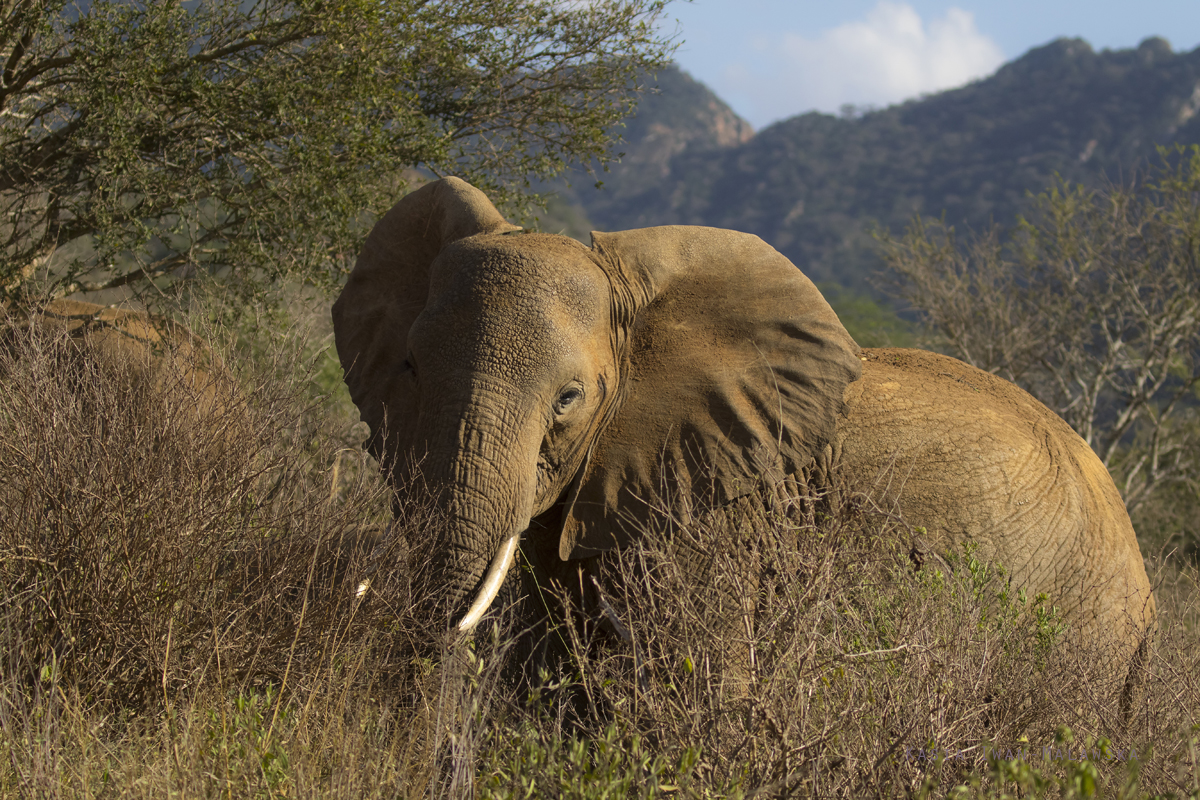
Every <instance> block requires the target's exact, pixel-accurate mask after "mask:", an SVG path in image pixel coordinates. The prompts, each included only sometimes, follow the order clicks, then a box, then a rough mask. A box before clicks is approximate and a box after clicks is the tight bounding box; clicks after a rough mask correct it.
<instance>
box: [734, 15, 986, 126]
mask: <svg viewBox="0 0 1200 800" xmlns="http://www.w3.org/2000/svg"><path fill="white" fill-rule="evenodd" d="M755 44H756V47H755V49H756V50H757V51H758V52H757V56H758V59H757V63H756V64H755V65H754V66H753V67H751V66H747V65H745V64H736V65H733V66H730V67H729V68H727V69H726V72H725V76H724V78H725V80H724V81H722V83H723V84H724V86H722V87H720V89H719V91H722V92H723V93H728V95H729V96H730V98H731V99H734V98H736V99H738V100H742V101H743V102H736V104H737V105H739V106H741V107H744V108H748V109H753V111H752V113H751V115H750V116H751V121H752V122H754V123H756V125H761V124H764V123H766V122H769V121H772V120H777V119H781V118H783V117H788V116H791V115H793V114H799V113H802V112H804V111H809V110H812V109H817V110H820V111H827V112H837V111H838V109H839V108H840V107H841V106H842V105H843V104H845V103H853V104H855V105H860V106H861V105H878V106H883V105H889V104H891V103H896V102H899V101H901V100H905V99H908V98H910V97H914V96H916V95H919V94H922V93H924V92H934V91H938V90H941V89H949V88H952V87H955V86H961V85H962V84H964V83H967V82H968V81H970V80H972V79H974V78H979V77H982V76H984V75H987V74H989V73H990V72H992V71H993V70H995V69H996V68H997V67H998V66H1000V64H1001V63H1003V61H1004V54H1003V53H1002V52H1001V50H1000V47H999V45H997V44H996V43H995V42H994V41H993V40H992V39H990V38H989V37H987V36H985V35H984V34H982V33H980V32H979V30H978V29H977V28H976V27H975V18H974V16H973V15H972V14H971V13H970V12H968V11H963V10H962V9H959V8H950V9H948V10H947V11H946V13H945V15H944V16H942V17H937V18H934V19H931V20H930V21H929V23H928V24H925V23H924V22H923V21H922V20H921V17H920V15H919V14H917V12H916V10H914V9H913V7H912V6H910V5H908V4H907V3H897V2H891V1H890V0H880V2H879V4H878V5H876V6H875V7H874V8H873V9H872V10H871V11H870V12H869V13H868V14H867V16H866V18H865V19H863V20H860V21H855V22H847V23H843V24H841V25H838V26H837V27H835V28H831V29H829V30H826V31H824V32H823V33H822V34H821V35H820V36H819V37H818V38H816V39H807V38H805V37H803V36H799V35H797V34H794V33H786V32H784V33H781V34H777V35H774V36H770V37H760V38H759V40H758V41H757V42H756V43H755Z"/></svg>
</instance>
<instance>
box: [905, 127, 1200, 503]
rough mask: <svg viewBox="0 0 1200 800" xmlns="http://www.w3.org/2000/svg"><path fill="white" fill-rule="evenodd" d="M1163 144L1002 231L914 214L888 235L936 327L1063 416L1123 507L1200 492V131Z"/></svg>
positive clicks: (966, 353) (1047, 200)
mask: <svg viewBox="0 0 1200 800" xmlns="http://www.w3.org/2000/svg"><path fill="white" fill-rule="evenodd" d="M1172 155H1173V156H1182V158H1174V159H1170V158H1168V156H1172ZM1163 156H1164V163H1163V166H1162V167H1160V168H1158V169H1157V170H1154V171H1152V172H1151V174H1150V175H1148V176H1147V178H1146V180H1143V181H1141V182H1139V183H1137V184H1135V185H1133V186H1129V187H1122V186H1112V187H1109V188H1107V189H1105V190H1103V191H1090V190H1088V189H1085V188H1084V187H1082V186H1070V185H1068V184H1066V183H1060V184H1059V185H1057V186H1055V187H1053V188H1052V189H1051V190H1050V191H1048V192H1047V193H1045V194H1043V195H1040V196H1039V197H1037V198H1036V201H1035V203H1034V209H1033V213H1032V214H1031V215H1030V216H1029V217H1028V218H1022V219H1020V220H1019V222H1018V224H1017V226H1016V228H1015V229H1014V230H1013V231H1012V233H1011V235H1009V236H1005V235H1002V233H1001V232H1000V230H999V229H998V228H995V227H993V228H992V229H990V230H988V231H986V232H984V233H983V234H982V235H976V236H971V237H968V238H967V240H966V241H965V242H964V243H960V242H959V240H958V238H957V237H956V235H955V231H954V229H953V228H952V227H949V226H947V225H945V224H944V222H938V221H934V222H930V221H926V220H922V219H920V218H917V219H916V220H915V221H914V222H913V224H912V225H911V226H910V228H909V229H908V231H907V233H906V235H905V236H904V237H903V238H901V239H894V238H891V237H888V236H886V235H885V236H882V237H881V239H882V242H883V245H884V250H885V255H886V259H887V263H888V266H889V267H890V268H891V270H892V271H893V272H894V274H895V275H896V276H897V277H898V279H899V280H898V288H899V291H900V293H901V294H902V296H904V297H905V298H907V299H908V300H909V301H911V303H912V304H913V306H915V307H916V309H918V310H919V311H920V312H921V313H922V314H923V315H924V317H925V320H926V321H927V322H928V323H929V325H930V326H931V327H932V328H933V329H934V330H935V331H936V332H937V334H939V336H940V339H941V341H942V342H943V343H944V344H945V345H946V346H948V348H949V349H950V350H951V351H952V352H953V354H954V355H956V356H958V357H959V358H961V359H963V360H964V361H966V362H968V363H970V364H973V365H974V366H976V367H979V368H980V369H984V370H987V371H989V372H993V373H996V374H998V375H1000V376H1002V377H1004V378H1007V379H1008V380H1011V381H1013V382H1014V383H1016V384H1018V385H1020V386H1022V387H1023V388H1025V389H1026V390H1028V391H1029V392H1030V393H1031V394H1033V395H1034V396H1035V397H1037V398H1038V399H1039V400H1041V401H1042V402H1043V403H1045V404H1046V405H1047V406H1049V407H1050V408H1052V409H1054V410H1055V411H1056V412H1057V413H1058V414H1059V415H1060V416H1062V417H1063V418H1064V419H1065V420H1066V421H1067V422H1068V423H1070V425H1071V426H1072V427H1073V428H1074V429H1075V430H1076V431H1078V432H1079V434H1080V436H1082V437H1083V438H1084V439H1085V440H1086V441H1087V443H1088V444H1089V445H1091V447H1092V448H1093V449H1094V450H1095V451H1096V453H1097V454H1098V455H1099V456H1100V458H1101V460H1102V461H1103V462H1104V464H1105V466H1107V467H1108V468H1109V471H1110V472H1112V473H1113V476H1114V478H1116V479H1117V484H1118V487H1119V488H1120V489H1121V492H1122V495H1123V497H1124V499H1125V503H1126V506H1127V507H1128V508H1129V509H1130V510H1131V511H1132V510H1134V509H1136V508H1137V507H1138V506H1139V505H1140V504H1141V503H1143V502H1145V501H1146V500H1147V499H1148V498H1149V497H1150V496H1151V495H1152V494H1153V493H1154V492H1155V491H1156V490H1159V489H1167V488H1171V487H1174V488H1180V487H1186V488H1187V489H1190V491H1191V492H1192V493H1193V494H1195V493H1197V492H1200V439H1198V437H1197V433H1198V428H1200V415H1198V414H1197V397H1198V391H1197V390H1198V388H1200V147H1195V146H1193V147H1192V148H1191V149H1190V150H1187V151H1185V150H1182V149H1179V150H1175V151H1173V152H1171V153H1168V152H1166V151H1164V153H1163ZM1172 160H1173V161H1174V162H1175V163H1174V165H1172Z"/></svg>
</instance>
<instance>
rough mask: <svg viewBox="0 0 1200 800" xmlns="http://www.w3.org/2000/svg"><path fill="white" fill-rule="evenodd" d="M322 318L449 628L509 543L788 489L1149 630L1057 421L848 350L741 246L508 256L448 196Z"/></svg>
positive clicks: (435, 193)
mask: <svg viewBox="0 0 1200 800" xmlns="http://www.w3.org/2000/svg"><path fill="white" fill-rule="evenodd" d="M333 318H334V326H335V331H336V336H337V348H338V355H339V357H340V359H341V362H342V366H343V368H344V369H345V374H346V383H347V384H348V386H349V388H350V392H351V396H352V397H353V399H354V402H355V403H356V404H357V405H358V407H359V409H360V411H361V414H362V418H363V420H365V421H366V422H367V423H368V424H369V425H370V428H371V431H372V436H371V439H370V440H369V447H370V449H371V451H372V452H373V453H374V454H375V455H376V456H377V457H378V458H379V459H380V461H381V464H382V466H383V468H384V470H385V472H386V473H387V474H388V475H389V476H390V477H391V479H392V480H393V481H394V483H395V485H396V486H397V487H398V488H403V487H406V486H409V484H410V482H411V477H412V475H413V474H414V473H413V470H412V467H413V465H414V464H415V463H418V462H419V474H420V476H421V479H422V481H423V483H422V486H423V487H424V488H425V489H428V490H431V491H433V492H435V493H436V494H437V495H438V496H439V498H440V502H441V504H442V508H443V509H444V510H445V511H446V513H447V515H448V518H449V520H450V527H449V530H450V532H449V534H448V535H447V537H446V542H445V546H444V547H443V548H440V552H441V561H440V563H438V564H437V565H435V568H436V569H440V570H443V571H444V573H445V575H446V576H447V598H446V602H447V603H449V604H450V605H451V606H453V607H455V608H457V609H458V610H459V614H460V615H461V616H460V619H461V622H460V627H462V628H464V629H468V628H470V627H471V626H472V625H474V624H475V623H476V622H477V621H478V619H479V618H480V616H481V615H482V614H483V613H484V612H485V611H486V610H487V608H488V605H489V604H490V603H491V602H492V599H493V598H494V597H495V594H496V591H497V588H498V586H499V583H500V582H501V580H502V579H503V578H504V576H505V575H506V573H508V571H509V570H510V569H511V568H512V565H513V553H514V549H515V547H516V543H517V542H518V541H519V539H520V537H521V536H522V534H524V533H525V532H526V531H527V530H528V529H529V528H530V525H531V523H534V524H535V527H538V528H539V529H544V528H545V526H546V525H553V526H554V530H555V531H557V533H556V535H553V536H551V537H544V536H541V535H539V537H538V539H537V542H538V544H537V546H538V547H539V548H541V549H545V550H547V551H548V552H547V553H539V554H538V555H539V556H540V557H547V558H548V557H553V556H555V555H556V556H557V557H558V558H560V559H562V560H571V559H582V558H586V557H589V556H593V555H596V554H599V553H603V552H605V551H607V550H609V549H611V548H616V547H620V546H621V545H622V544H625V543H627V542H629V541H630V540H631V539H632V538H633V537H635V536H637V535H638V532H639V531H640V530H642V529H644V527H645V525H646V523H647V522H649V521H650V520H651V519H652V518H653V517H654V516H655V515H656V514H660V513H661V506H656V505H655V503H657V502H659V501H660V499H661V498H667V502H668V503H669V504H670V509H669V510H670V513H672V514H673V515H675V516H677V517H680V518H688V517H689V516H695V515H696V514H698V513H703V512H704V511H705V510H707V509H710V508H713V507H717V506H720V505H721V504H725V503H728V502H729V501H731V500H734V499H736V498H739V497H743V496H746V495H749V494H752V493H754V492H762V491H763V490H764V489H767V488H770V487H772V486H776V485H778V484H779V483H780V482H781V481H783V480H784V479H785V476H796V475H805V476H811V475H819V476H821V477H820V480H821V481H822V482H823V483H826V484H832V483H835V482H840V483H841V484H842V485H845V486H849V487H850V488H851V490H852V491H864V492H870V493H871V494H872V496H873V497H875V498H876V500H877V501H878V502H881V503H885V504H893V505H895V506H896V507H898V509H899V510H900V511H901V512H903V514H904V516H905V517H906V519H907V520H908V521H909V522H910V523H911V524H913V525H922V526H924V527H925V528H926V529H927V531H928V533H927V536H928V538H929V539H930V541H931V542H932V544H933V545H934V546H935V547H945V546H949V545H952V544H955V543H959V542H962V541H964V540H968V539H969V540H973V541H976V542H977V543H979V545H980V546H981V549H982V551H983V555H984V556H986V557H988V558H993V559H996V560H999V561H1000V562H1002V563H1004V564H1007V565H1009V566H1010V567H1011V569H1012V570H1013V573H1014V578H1015V580H1016V581H1017V582H1018V583H1020V584H1021V585H1023V586H1025V587H1026V588H1027V589H1028V590H1029V591H1031V592H1043V591H1044V592H1047V593H1048V594H1050V595H1051V597H1053V598H1055V601H1056V602H1057V603H1058V604H1059V605H1060V607H1062V608H1063V609H1064V612H1065V614H1066V616H1067V619H1068V620H1069V621H1070V622H1072V623H1073V624H1074V625H1075V626H1076V627H1077V628H1078V629H1079V630H1080V631H1082V632H1083V634H1084V635H1086V636H1089V637H1092V638H1093V640H1097V641H1098V640H1099V639H1100V638H1104V639H1105V641H1108V640H1111V641H1113V642H1115V643H1116V644H1117V646H1118V649H1119V651H1120V656H1121V657H1122V658H1123V659H1125V660H1126V661H1127V660H1128V659H1129V658H1130V657H1131V656H1132V654H1133V652H1134V651H1135V650H1137V649H1138V648H1139V647H1142V646H1143V642H1144V640H1145V639H1146V634H1147V631H1148V630H1149V629H1150V628H1151V626H1152V624H1153V619H1154V600H1153V597H1152V595H1151V592H1150V587H1149V583H1148V581H1147V579H1146V574H1145V570H1144V568H1143V566H1142V560H1141V556H1140V554H1139V552H1138V547H1137V542H1136V539H1135V537H1134V532H1133V529H1132V527H1131V526H1130V523H1129V518H1128V515H1127V514H1126V513H1125V510H1124V507H1123V505H1122V504H1121V502H1120V498H1119V496H1118V495H1117V494H1116V490H1115V488H1114V486H1113V484H1112V481H1111V479H1110V478H1109V476H1108V474H1107V472H1106V471H1105V469H1104V467H1103V466H1102V465H1101V464H1100V462H1099V461H1098V459H1097V458H1096V457H1095V455H1094V454H1093V453H1092V452H1091V450H1090V449H1089V448H1088V447H1087V446H1086V444H1084V443H1083V441H1082V440H1081V439H1079V437H1078V436H1076V435H1075V433H1074V432H1073V431H1071V430H1070V428H1069V427H1067V426H1066V424H1065V423H1063V422H1062V421H1061V420H1060V419H1059V418H1058V417H1056V416H1055V415H1054V414H1053V413H1051V412H1050V411H1048V410H1047V409H1046V408H1045V407H1044V406H1042V405H1040V404H1039V403H1037V401H1035V400H1034V399H1033V398H1032V397H1030V396H1029V395H1028V394H1026V393H1025V392H1023V391H1021V390H1020V389H1018V388H1016V387H1015V386H1012V385H1011V384H1008V383H1005V382H1004V381H1001V380H999V379H997V378H995V377H993V376H991V375H987V374H985V373H982V372H980V371H978V370H975V369H973V368H971V367H968V366H966V365H964V364H962V363H960V362H958V361H955V360H954V359H950V358H946V357H944V356H939V355H935V354H932V353H925V352H921V351H911V350H879V351H871V350H860V349H859V348H858V347H857V345H856V344H855V343H854V341H853V340H852V339H851V337H850V336H849V334H848V333H847V332H846V331H845V329H844V328H843V327H842V325H841V323H840V322H839V320H838V319H837V317H836V315H835V314H834V312H833V311H832V310H831V309H830V307H829V305H828V304H827V303H826V302H825V300H824V298H823V297H822V296H821V295H820V293H819V292H818V291H817V289H816V288H815V287H814V286H813V284H812V283H811V282H810V281H809V280H808V279H807V278H806V277H805V276H804V275H803V274H802V273H801V272H800V271H799V270H798V269H796V268H795V266H793V265H792V264H791V263H790V262H789V261H788V260H787V259H786V258H784V257H783V256H782V255H780V254H779V253H778V252H776V251H775V250H774V249H772V248H771V247H769V246H768V245H767V244H765V243H764V242H762V241H761V240H760V239H758V238H757V237H755V236H751V235H748V234H743V233H737V232H734V231H727V230H717V229H712V228H700V227H688V226H668V227H661V228H647V229H643V230H633V231H625V232H621V233H594V234H593V244H592V247H591V248H590V249H589V248H587V247H584V246H583V245H581V244H579V243H577V242H575V241H573V240H570V239H567V238H565V237H562V236H551V235H544V234H523V233H519V232H518V229H516V228H515V227H514V226H512V225H510V224H508V223H507V222H506V221H505V220H504V219H503V217H501V215H500V214H499V213H498V212H497V211H496V209H495V208H494V207H493V206H492V204H491V203H490V202H489V201H488V200H487V198H486V197H485V196H484V195H483V194H482V193H480V192H479V191H478V190H476V189H474V188H473V187H471V186H470V185H468V184H466V183H464V182H463V181H461V180H458V179H455V178H447V179H444V180H441V181H438V182H435V183H431V184H428V185H426V186H424V187H422V188H421V189H419V190H417V191H415V192H413V193H412V194H410V195H408V196H406V197H405V198H403V199H402V200H400V202H399V203H397V204H396V206H395V207H393V208H392V210H391V211H389V212H388V213H387V215H385V216H384V218H383V219H382V220H380V222H379V223H378V224H377V225H376V226H375V228H374V230H373V231H372V232H371V234H370V236H369V238H368V240H367V242H366V244H365V246H364V247H363V250H362V253H361V254H360V256H359V260H358V263H357V265H356V266H355V269H354V271H353V273H352V274H351V276H350V279H349V281H348V283H347V285H346V288H345V290H344V291H343V293H342V295H341V297H340V298H339V299H338V301H337V303H336V304H335V305H334V308H333ZM818 463H819V464H820V465H822V466H821V467H820V468H818V469H813V467H814V464H818ZM812 488H815V489H821V488H822V487H821V486H815V487H812ZM554 549H556V550H557V553H553V552H550V551H552V550H554ZM1139 652H1141V653H1142V654H1143V655H1144V648H1143V649H1142V650H1140V651H1139Z"/></svg>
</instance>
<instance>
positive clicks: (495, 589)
mask: <svg viewBox="0 0 1200 800" xmlns="http://www.w3.org/2000/svg"><path fill="white" fill-rule="evenodd" d="M519 541H521V534H520V533H514V534H513V535H512V536H510V537H508V538H507V539H505V540H504V544H502V545H500V550H499V551H498V552H497V553H496V557H495V558H493V559H492V565H491V566H490V567H489V568H488V571H487V575H485V576H484V578H483V585H482V586H480V587H479V594H478V595H476V597H475V602H474V603H471V607H470V608H469V609H467V614H466V616H464V617H463V618H462V621H461V622H459V623H458V629H459V630H460V631H462V632H464V633H466V632H467V631H469V630H471V629H472V628H474V627H475V626H476V625H477V624H478V623H479V620H480V619H481V618H482V617H483V615H484V614H486V613H487V610H488V608H489V607H490V606H491V605H492V601H493V600H495V599H496V595H498V594H500V585H501V584H502V583H504V576H505V575H507V574H508V569H509V567H511V566H512V563H513V556H514V555H516V552H517V543H518V542H519Z"/></svg>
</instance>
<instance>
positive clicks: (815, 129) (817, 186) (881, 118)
mask: <svg viewBox="0 0 1200 800" xmlns="http://www.w3.org/2000/svg"><path fill="white" fill-rule="evenodd" d="M658 87H659V88H658V92H657V93H655V94H650V95H648V96H646V97H645V98H644V99H643V100H642V102H641V104H640V105H639V111H638V115H637V116H636V117H634V118H633V119H632V120H630V122H629V123H628V127H627V130H626V133H625V143H624V144H622V145H621V146H620V149H621V150H623V151H624V152H625V154H626V155H625V156H624V157H623V158H622V162H621V163H620V164H618V165H615V166H614V167H612V169H611V171H610V172H609V173H600V174H599V175H598V176H597V177H599V178H600V179H602V181H603V186H602V187H601V188H600V189H598V190H597V189H595V188H593V186H592V184H593V183H594V180H595V179H594V178H592V177H589V176H586V175H583V174H579V175H576V176H575V177H574V178H573V179H572V183H573V188H571V189H569V190H568V189H564V190H563V191H562V192H561V196H560V198H559V200H558V201H557V202H558V203H559V204H560V206H573V207H574V211H573V213H575V215H576V219H577V221H579V222H580V223H582V218H583V217H586V218H587V219H588V220H590V222H591V223H592V225H593V226H595V227H596V228H598V229H601V230H619V229H623V228H633V227H642V226H648V225H665V224H696V225H713V226H719V227H726V228H734V229H738V230H744V231H749V232H751V233H755V234H758V235H759V236H762V237H763V238H764V239H766V240H767V241H768V242H770V243H771V244H773V245H774V246H775V247H777V248H778V249H780V250H781V251H783V252H784V253H785V254H786V255H788V256H789V257H790V258H791V259H792V260H793V261H795V262H796V264H797V265H799V266H800V267H801V268H802V269H804V270H805V272H806V273H808V274H809V275H810V276H811V277H813V278H814V279H815V280H818V281H827V282H828V281H832V282H837V283H839V284H841V285H843V286H846V287H849V288H852V289H861V288H865V286H866V284H867V281H868V277H869V275H870V274H871V273H872V272H873V271H874V270H876V269H877V268H878V267H879V259H878V255H877V253H876V248H875V245H874V241H873V239H872V237H871V235H870V231H871V230H872V227H873V226H880V227H883V228H886V229H889V230H892V231H895V232H900V231H902V230H903V229H904V226H905V225H906V224H907V223H908V222H909V221H910V220H911V218H912V215H913V214H914V213H918V212H919V213H920V214H922V215H928V216H940V215H942V214H945V216H946V219H947V220H948V221H949V222H951V223H952V224H955V225H956V226H963V225H966V226H970V227H973V228H976V229H978V228H981V227H985V226H987V225H989V224H990V223H991V222H992V221H993V220H994V221H995V222H998V223H1000V224H1005V225H1007V224H1012V223H1013V222H1014V221H1015V219H1016V217H1017V215H1018V214H1019V213H1020V211H1021V209H1022V208H1023V207H1024V205H1025V203H1026V202H1027V198H1028V195H1029V194H1030V193H1037V192H1040V191H1043V190H1044V189H1046V187H1047V186H1049V185H1050V184H1051V182H1052V181H1053V180H1054V178H1055V175H1056V174H1057V175H1061V176H1062V177H1064V178H1066V179H1068V180H1071V181H1078V182H1082V183H1085V184H1088V185H1100V184H1101V183H1103V182H1104V181H1124V180H1130V179H1132V178H1134V177H1136V174H1137V171H1138V169H1139V168H1141V167H1144V166H1145V165H1146V164H1147V163H1149V162H1150V161H1151V160H1157V159H1159V155H1158V153H1157V149H1156V148H1157V147H1158V146H1159V145H1168V144H1173V143H1184V144H1191V143H1195V142H1200V114H1198V112H1200V48H1198V49H1197V50H1193V51H1191V52H1186V53H1174V52H1172V51H1171V48H1170V46H1169V45H1168V44H1167V42H1166V41H1164V40H1163V39H1157V38H1155V39H1148V40H1146V41H1144V42H1143V43H1142V44H1141V45H1139V46H1138V47H1137V48H1136V49H1130V50H1118V51H1108V50H1105V51H1100V52H1096V51H1094V50H1093V49H1092V48H1091V47H1090V46H1089V45H1088V43H1087V42H1085V41H1083V40H1081V39H1059V40H1056V41H1054V42H1051V43H1050V44H1047V45H1045V46H1043V47H1039V48H1035V49H1033V50H1031V51H1029V52H1028V53H1026V54H1025V55H1024V56H1022V57H1020V58H1018V59H1016V60H1014V61H1012V62H1010V63H1008V64H1006V65H1005V66H1003V67H1001V68H1000V69H999V70H998V71H997V72H996V73H995V74H994V75H992V76H990V77H988V78H985V79H982V80H979V81H976V82H974V83H971V84H969V85H968V86H965V87H963V88H960V89H954V90H951V91H946V92H941V93H938V94H935V95H931V96H927V97H923V98H920V99H917V100H912V101H909V102H906V103H903V104H900V105H896V106H892V107H889V108H886V109H882V110H869V111H866V112H865V113H854V114H846V115H843V116H841V117H835V116H831V115H828V114H820V113H809V114H803V115H800V116H796V117H792V118H791V119H787V120H784V121H782V122H779V123H776V124H773V125H771V126H769V127H767V128H765V129H763V130H761V131H759V132H758V133H754V132H753V130H752V129H751V127H750V126H749V124H748V123H746V122H745V121H744V120H742V119H740V118H739V117H737V115H736V114H734V113H733V112H732V111H731V110H730V109H729V108H728V106H726V105H725V104H724V103H723V102H722V101H721V100H720V99H719V98H717V97H716V96H715V95H714V94H712V92H710V91H709V90H708V89H707V88H705V87H704V86H703V85H701V84H699V83H697V82H696V81H694V80H693V79H691V78H690V77H689V76H687V75H686V73H683V72H681V71H679V70H677V69H670V70H667V71H665V72H663V73H661V74H660V75H659V76H658Z"/></svg>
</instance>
